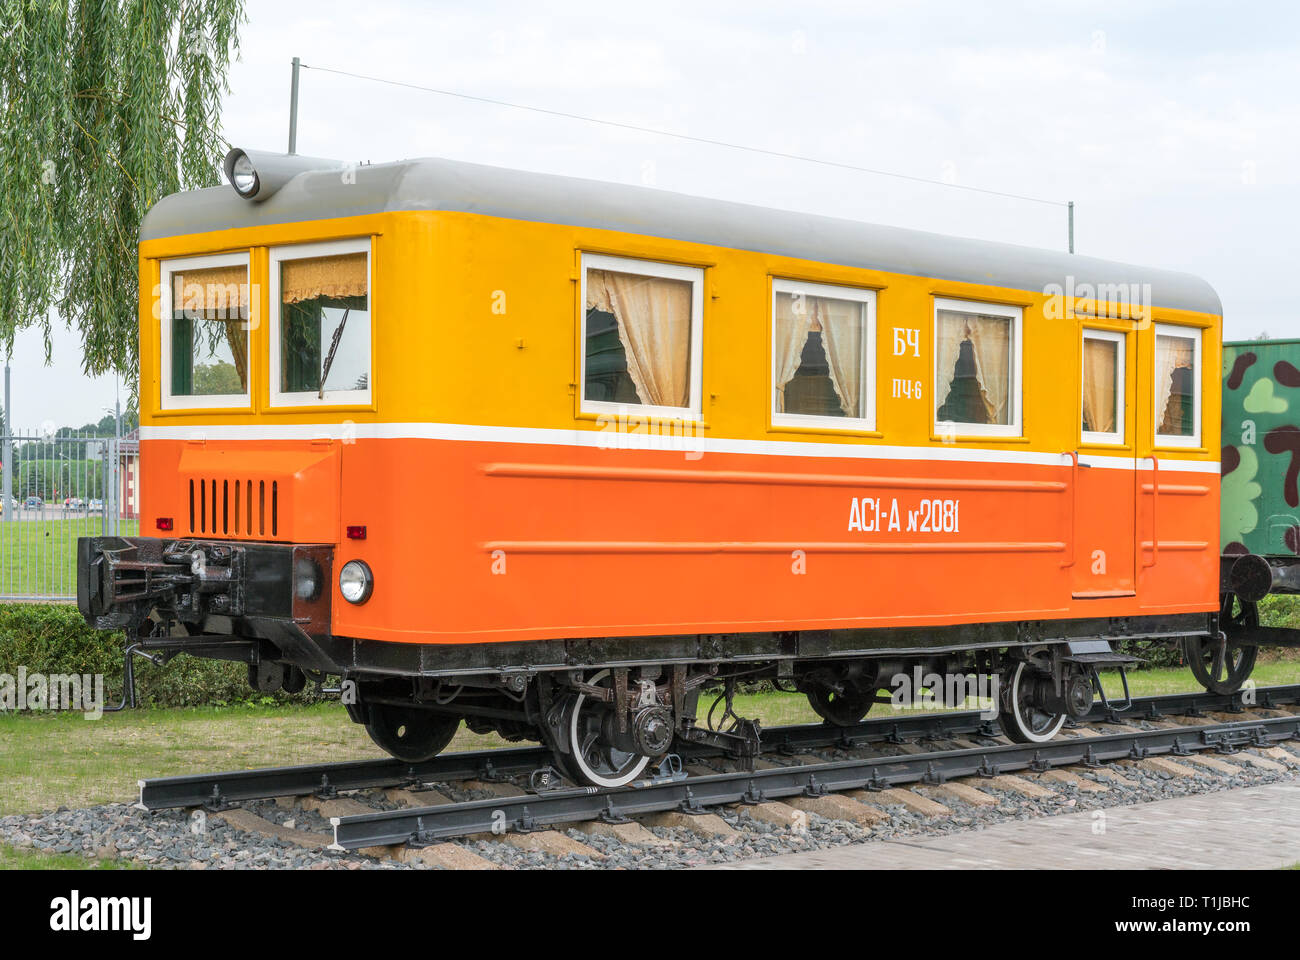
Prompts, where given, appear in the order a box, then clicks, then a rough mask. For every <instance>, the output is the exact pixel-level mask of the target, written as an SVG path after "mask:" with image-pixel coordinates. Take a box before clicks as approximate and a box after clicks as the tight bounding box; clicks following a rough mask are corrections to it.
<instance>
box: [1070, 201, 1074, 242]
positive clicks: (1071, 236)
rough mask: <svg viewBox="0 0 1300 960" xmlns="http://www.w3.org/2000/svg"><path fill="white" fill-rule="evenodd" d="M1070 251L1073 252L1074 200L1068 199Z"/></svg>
mask: <svg viewBox="0 0 1300 960" xmlns="http://www.w3.org/2000/svg"><path fill="white" fill-rule="evenodd" d="M1070 252H1071V253H1074V201H1073V200H1071V201H1070Z"/></svg>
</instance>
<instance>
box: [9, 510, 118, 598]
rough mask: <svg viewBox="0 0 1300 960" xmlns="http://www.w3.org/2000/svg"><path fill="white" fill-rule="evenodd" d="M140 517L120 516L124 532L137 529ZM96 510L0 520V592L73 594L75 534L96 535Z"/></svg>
mask: <svg viewBox="0 0 1300 960" xmlns="http://www.w3.org/2000/svg"><path fill="white" fill-rule="evenodd" d="M139 526H140V524H139V521H137V520H123V521H122V522H121V526H120V529H121V533H122V535H123V536H134V535H135V534H137V533H138V532H139ZM102 532H103V520H102V518H101V517H100V516H99V515H98V514H90V515H85V514H83V515H80V516H74V517H68V518H67V519H63V518H59V519H55V520H12V521H8V522H6V521H4V520H0V595H4V596H11V597H50V596H64V597H71V596H76V593H77V538H78V537H89V536H99V535H100V534H101V533H102Z"/></svg>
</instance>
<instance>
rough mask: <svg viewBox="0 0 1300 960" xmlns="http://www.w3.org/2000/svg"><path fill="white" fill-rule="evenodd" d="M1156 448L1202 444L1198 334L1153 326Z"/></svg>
mask: <svg viewBox="0 0 1300 960" xmlns="http://www.w3.org/2000/svg"><path fill="white" fill-rule="evenodd" d="M1155 335H1156V357H1155V359H1156V369H1155V378H1154V379H1155V394H1156V395H1155V407H1154V410H1155V425H1156V445H1157V446H1165V447H1199V446H1200V445H1201V331H1200V330H1194V329H1191V328H1189V327H1175V326H1171V325H1169V324H1165V323H1157V324H1156V325H1155Z"/></svg>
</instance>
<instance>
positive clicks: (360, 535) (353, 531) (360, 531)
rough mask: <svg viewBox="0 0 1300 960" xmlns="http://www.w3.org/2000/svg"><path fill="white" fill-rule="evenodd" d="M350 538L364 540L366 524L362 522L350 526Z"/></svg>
mask: <svg viewBox="0 0 1300 960" xmlns="http://www.w3.org/2000/svg"><path fill="white" fill-rule="evenodd" d="M348 539H349V540H364V539H366V528H365V526H364V525H360V524H354V525H351V526H349V527H348Z"/></svg>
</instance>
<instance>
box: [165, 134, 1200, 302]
mask: <svg viewBox="0 0 1300 960" xmlns="http://www.w3.org/2000/svg"><path fill="white" fill-rule="evenodd" d="M349 177H353V178H354V182H345V180H347V179H348V178H347V177H345V176H343V175H342V174H341V173H340V171H339V170H337V169H336V170H328V171H312V172H308V173H301V174H299V175H298V176H296V177H294V178H293V179H292V180H290V181H289V182H288V183H287V184H285V186H283V187H282V188H281V189H280V190H279V191H278V192H276V193H275V194H274V195H273V196H271V197H269V198H268V199H267V200H265V201H263V202H261V203H252V202H249V201H247V200H243V199H241V198H240V197H239V196H238V195H236V193H235V191H234V190H233V189H231V188H230V187H229V186H221V187H210V188H207V189H204V190H192V191H187V192H185V193H177V194H173V195H171V196H169V197H166V198H164V199H163V200H161V201H159V202H158V203H157V204H155V205H154V207H153V208H152V209H151V210H150V211H149V212H148V214H146V216H145V218H144V222H143V223H142V224H141V228H140V238H141V239H142V240H152V239H155V238H158V237H172V236H179V235H182V234H187V233H199V232H204V231H209V230H223V229H229V228H234V227H253V226H259V225H264V224H274V223H295V222H299V221H305V220H324V219H329V218H332V217H348V216H357V215H361V214H368V213H382V212H389V211H399V210H448V211H457V212H464V213H477V214H484V215H487V216H493V217H507V218H510V219H515V220H530V221H535V222H540V223H557V224H570V225H573V226H581V227H594V228H600V229H606V230H621V231H625V232H628V233H640V234H645V235H649V236H656V237H666V238H672V239H676V240H686V241H692V242H696V243H704V244H711V245H716V246H721V247H730V248H734V249H740V250H754V251H760V252H764V253H770V254H778V255H782V256H789V257H798V258H800V259H805V260H814V261H818V262H822V263H834V264H842V265H844V266H850V267H863V268H868V269H873V270H883V271H887V272H890V273H902V274H910V275H913V276H922V277H935V278H939V279H943V280H953V281H961V282H968V283H983V284H990V285H992V286H998V287H1007V288H1011V289H1016V290H1036V291H1038V290H1043V289H1044V288H1045V287H1046V286H1047V285H1049V284H1060V285H1062V286H1064V285H1065V284H1066V278H1067V277H1069V276H1072V277H1073V278H1074V283H1075V286H1076V288H1077V287H1078V286H1079V285H1080V284H1084V283H1087V284H1093V285H1100V284H1121V283H1122V284H1150V285H1151V301H1152V303H1153V305H1155V306H1159V307H1166V308H1170V309H1184V310H1196V311H1200V312H1204V313H1212V314H1219V313H1221V311H1222V308H1221V306H1220V304H1219V298H1218V295H1217V294H1216V293H1215V292H1214V289H1213V288H1212V287H1211V286H1210V285H1209V284H1208V283H1206V282H1205V281H1204V280H1201V279H1200V278H1199V277H1194V276H1192V275H1190V274H1185V273H1178V272H1175V271H1170V270H1156V269H1151V268H1147V267H1138V266H1132V265H1129V264H1123V263H1115V262H1112V261H1108V260H1098V259H1096V258H1093V257H1084V256H1079V255H1077V254H1068V253H1061V252H1058V251H1053V250H1042V249H1038V248H1035V247H1022V246H1017V245H1015V244H1009V243H993V242H989V241H985V240H970V239H964V238H960V237H949V236H944V235H942V234H937V233H927V232H923V231H920V230H906V229H903V228H901V227H887V226H879V225H875V224H868V223H858V222H856V221H853V220H841V219H839V218H836V217H821V216H812V215H809V214H803V213H794V212H791V211H788V210H772V209H767V208H764V207H757V206H751V205H749V204H743V203H732V202H730V201H725V200H709V199H705V198H702V197H692V196H687V195H685V194H679V193H669V192H668V191H665V190H652V189H649V188H646V187H633V186H625V185H623V184H613V183H603V182H601V181H598V180H583V179H578V178H576V177H559V176H555V175H552V174H545V173H529V172H526V171H522V170H509V169H505V168H502V167H489V166H483V165H481V164H475V163H462V162H460V161H456V160H442V159H425V160H404V161H401V162H399V163H386V164H375V165H371V166H362V167H356V168H353V169H352V170H351V171H350V173H349Z"/></svg>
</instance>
